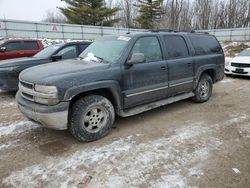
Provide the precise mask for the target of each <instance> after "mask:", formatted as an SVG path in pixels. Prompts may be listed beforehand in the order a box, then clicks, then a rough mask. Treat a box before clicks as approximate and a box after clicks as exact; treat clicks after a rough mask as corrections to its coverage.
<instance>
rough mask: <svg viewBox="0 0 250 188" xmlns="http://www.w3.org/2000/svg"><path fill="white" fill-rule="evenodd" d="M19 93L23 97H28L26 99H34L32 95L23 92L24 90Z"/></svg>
mask: <svg viewBox="0 0 250 188" xmlns="http://www.w3.org/2000/svg"><path fill="white" fill-rule="evenodd" d="M21 93H22V95H23V97H24V98H25V99H28V100H31V101H33V100H34V97H33V96H32V95H30V94H27V93H24V92H21Z"/></svg>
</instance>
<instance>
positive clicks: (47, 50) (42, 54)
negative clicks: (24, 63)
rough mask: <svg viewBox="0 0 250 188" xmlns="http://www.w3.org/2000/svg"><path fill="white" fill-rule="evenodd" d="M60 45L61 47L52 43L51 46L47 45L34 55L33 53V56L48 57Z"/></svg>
mask: <svg viewBox="0 0 250 188" xmlns="http://www.w3.org/2000/svg"><path fill="white" fill-rule="evenodd" d="M60 47H61V45H52V46H49V47H47V48H45V49H43V50H42V51H40V52H38V53H37V54H36V55H34V57H37V58H49V57H51V56H52V55H53V54H54V53H55V52H56V51H57V50H58V49H59V48H60Z"/></svg>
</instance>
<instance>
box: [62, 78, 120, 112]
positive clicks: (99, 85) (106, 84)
mask: <svg viewBox="0 0 250 188" xmlns="http://www.w3.org/2000/svg"><path fill="white" fill-rule="evenodd" d="M100 89H108V90H109V91H110V92H111V93H112V95H113V98H114V100H115V103H116V105H117V108H118V109H121V107H122V92H121V88H120V85H119V84H118V82H117V81H113V80H105V81H98V82H92V83H87V84H84V85H79V86H75V87H72V88H69V89H68V90H67V91H66V92H65V94H64V99H63V100H64V101H71V100H72V99H73V98H74V97H75V96H77V95H79V94H82V93H85V92H91V91H94V90H100Z"/></svg>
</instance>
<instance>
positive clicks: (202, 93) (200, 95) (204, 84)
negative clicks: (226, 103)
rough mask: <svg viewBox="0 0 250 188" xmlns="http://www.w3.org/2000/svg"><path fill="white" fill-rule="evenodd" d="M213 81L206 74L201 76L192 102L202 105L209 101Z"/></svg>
mask: <svg viewBox="0 0 250 188" xmlns="http://www.w3.org/2000/svg"><path fill="white" fill-rule="evenodd" d="M212 90H213V80H212V78H211V76H209V75H208V74H203V75H202V76H201V78H200V80H199V82H198V84H197V87H196V89H195V90H194V94H195V96H194V97H193V98H192V99H193V101H195V102H198V103H202V102H206V101H208V100H209V98H210V97H211V95H212Z"/></svg>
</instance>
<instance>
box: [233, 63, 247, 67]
mask: <svg viewBox="0 0 250 188" xmlns="http://www.w3.org/2000/svg"><path fill="white" fill-rule="evenodd" d="M231 66H232V67H239V68H250V64H247V63H231Z"/></svg>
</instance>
